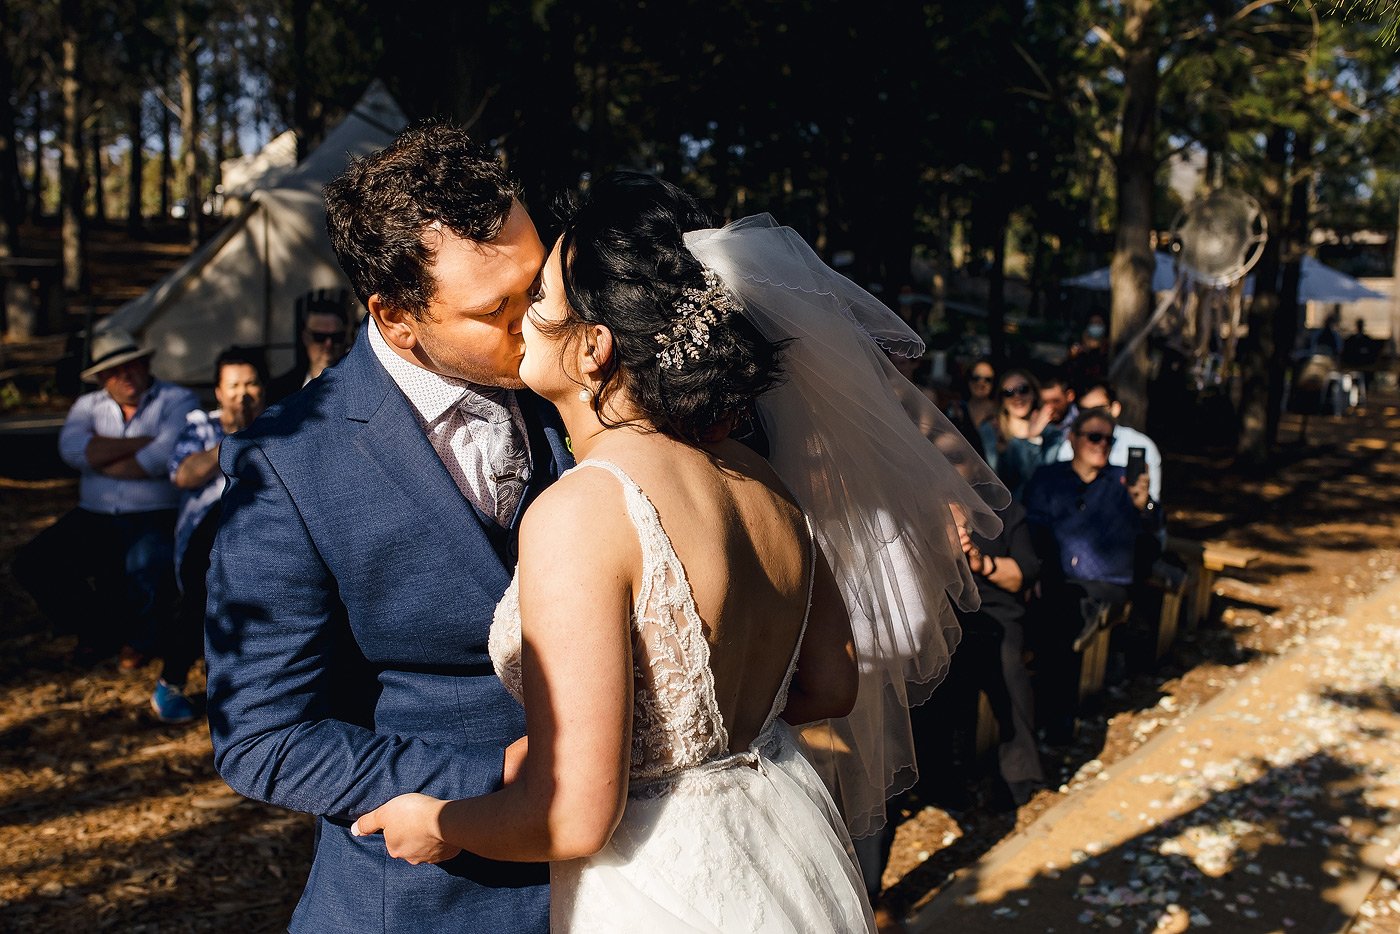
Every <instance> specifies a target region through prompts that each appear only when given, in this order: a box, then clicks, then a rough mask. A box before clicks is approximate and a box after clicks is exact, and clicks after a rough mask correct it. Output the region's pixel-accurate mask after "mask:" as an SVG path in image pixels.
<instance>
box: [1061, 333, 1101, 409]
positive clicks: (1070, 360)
mask: <svg viewBox="0 0 1400 934" xmlns="http://www.w3.org/2000/svg"><path fill="white" fill-rule="evenodd" d="M1108 365H1109V360H1108V322H1106V321H1105V320H1104V317H1103V315H1101V314H1098V313H1097V312H1095V313H1094V314H1091V315H1090V316H1089V319H1088V321H1086V322H1085V324H1084V331H1083V333H1081V334H1080V336H1079V340H1078V342H1076V343H1075V344H1074V346H1073V347H1071V348H1070V349H1069V356H1068V357H1067V358H1066V359H1065V373H1066V375H1067V376H1068V377H1069V380H1070V385H1072V386H1075V387H1077V388H1078V387H1083V386H1086V385H1088V384H1089V383H1092V382H1096V381H1098V380H1101V379H1106V378H1107V377H1108ZM1081 407H1082V408H1088V406H1085V405H1083V404H1082V403H1081Z"/></svg>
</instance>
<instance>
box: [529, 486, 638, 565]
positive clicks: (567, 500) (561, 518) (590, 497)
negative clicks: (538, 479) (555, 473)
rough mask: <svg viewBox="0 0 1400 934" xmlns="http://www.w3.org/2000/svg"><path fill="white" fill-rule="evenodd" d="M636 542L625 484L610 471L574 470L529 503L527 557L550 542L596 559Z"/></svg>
mask: <svg viewBox="0 0 1400 934" xmlns="http://www.w3.org/2000/svg"><path fill="white" fill-rule="evenodd" d="M629 539H630V540H631V541H632V542H635V541H636V533H635V532H633V531H632V530H631V520H630V519H629V518H628V513H627V501H626V499H625V496H624V492H623V488H622V484H621V483H619V482H618V479H617V478H616V477H614V476H613V475H612V474H611V473H609V472H608V471H606V470H593V469H581V468H578V467H576V468H574V469H573V470H570V471H569V472H567V473H566V474H564V476H562V477H560V478H559V479H558V480H556V481H555V482H554V483H552V484H550V485H549V486H548V487H547V488H546V489H545V490H544V492H542V493H540V495H539V496H538V497H537V498H536V499H535V500H534V502H532V503H530V506H529V508H528V509H526V510H525V516H524V518H523V519H522V520H521V524H520V545H521V551H522V553H523V552H524V551H525V550H527V549H531V548H532V546H533V547H534V548H539V547H541V546H544V547H546V548H547V547H548V543H550V542H558V541H560V540H564V541H568V542H571V543H572V544H573V545H574V546H576V547H577V548H578V549H579V550H580V551H582V552H587V553H596V552H597V551H599V550H601V549H603V548H610V547H611V546H613V545H625V543H626V542H627V541H628V540H629Z"/></svg>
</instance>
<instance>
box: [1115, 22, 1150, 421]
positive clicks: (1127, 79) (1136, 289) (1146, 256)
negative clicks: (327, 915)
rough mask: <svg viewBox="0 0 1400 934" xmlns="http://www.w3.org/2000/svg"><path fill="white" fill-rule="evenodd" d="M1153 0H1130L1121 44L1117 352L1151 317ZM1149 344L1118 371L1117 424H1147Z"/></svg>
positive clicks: (1116, 280)
mask: <svg viewBox="0 0 1400 934" xmlns="http://www.w3.org/2000/svg"><path fill="white" fill-rule="evenodd" d="M1155 5H1156V0H1128V2H1126V3H1125V4H1124V7H1125V12H1126V22H1125V24H1124V29H1123V40H1124V41H1123V44H1124V47H1125V49H1126V50H1127V53H1126V60H1125V61H1124V63H1123V129H1122V134H1123V135H1122V141H1121V144H1120V147H1121V148H1120V150H1119V153H1118V159H1117V189H1118V229H1117V234H1116V237H1115V240H1114V248H1113V262H1112V263H1111V265H1110V267H1109V276H1110V282H1111V285H1112V320H1111V324H1110V328H1111V337H1112V339H1113V340H1114V341H1115V342H1116V343H1117V344H1118V345H1119V346H1120V347H1121V346H1123V345H1124V344H1125V343H1126V342H1127V341H1130V340H1132V339H1133V338H1134V337H1136V336H1137V335H1138V334H1140V333H1141V332H1142V330H1143V329H1144V328H1145V327H1146V326H1147V319H1148V317H1149V316H1150V315H1151V314H1152V304H1153V293H1152V272H1153V269H1154V266H1155V261H1154V258H1153V256H1152V221H1153V215H1154V203H1153V199H1154V195H1155V186H1154V182H1155V180H1156V175H1157V166H1158V159H1157V151H1156V142H1157V89H1158V83H1159V76H1158V74H1157V58H1158V55H1159V50H1158V41H1157V37H1156V35H1155V31H1154V30H1155V27H1154V22H1153V21H1154V19H1155ZM1147 368H1148V360H1147V343H1146V342H1145V341H1141V342H1139V343H1138V345H1137V348H1136V350H1134V351H1133V355H1132V358H1131V360H1130V361H1129V362H1128V364H1127V365H1126V366H1125V367H1124V368H1123V369H1122V370H1120V371H1119V372H1118V374H1117V383H1118V396H1119V400H1120V401H1121V402H1122V405H1123V421H1124V422H1126V423H1127V424H1130V425H1143V424H1146V421H1147Z"/></svg>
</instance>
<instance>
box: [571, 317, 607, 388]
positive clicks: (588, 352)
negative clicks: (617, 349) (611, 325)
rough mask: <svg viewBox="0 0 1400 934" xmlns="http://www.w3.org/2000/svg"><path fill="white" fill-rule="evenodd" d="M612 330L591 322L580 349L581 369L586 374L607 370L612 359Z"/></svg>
mask: <svg viewBox="0 0 1400 934" xmlns="http://www.w3.org/2000/svg"><path fill="white" fill-rule="evenodd" d="M612 355H613V338H612V331H610V330H608V328H607V327H605V326H604V325H601V324H590V325H589V326H588V330H587V331H585V332H584V335H583V344H582V347H581V349H580V353H579V356H580V359H579V371H580V372H582V373H583V375H584V376H588V375H591V374H593V373H598V372H601V371H603V370H606V369H607V367H608V363H609V362H610V361H611V360H612Z"/></svg>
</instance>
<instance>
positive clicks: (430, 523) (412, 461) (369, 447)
mask: <svg viewBox="0 0 1400 934" xmlns="http://www.w3.org/2000/svg"><path fill="white" fill-rule="evenodd" d="M366 320H368V319H366ZM337 369H344V371H345V373H344V379H345V381H346V406H345V417H346V418H347V419H349V420H350V421H353V422H361V423H363V424H364V428H363V430H361V431H360V432H358V433H357V434H356V435H355V442H354V443H355V448H356V449H357V450H359V451H360V453H362V454H363V455H364V456H365V457H366V458H367V459H368V460H369V461H370V462H372V463H373V464H374V465H375V466H376V467H377V468H378V469H379V471H380V473H381V474H382V475H383V477H384V480H385V481H386V483H387V484H388V485H390V486H392V487H394V488H395V489H397V490H398V491H399V492H400V493H401V494H402V495H403V498H404V499H405V500H406V501H407V502H408V503H409V505H410V508H412V509H414V510H415V511H417V512H419V513H421V515H422V519H423V525H424V528H442V529H445V530H446V531H447V533H448V535H449V536H466V537H467V538H468V539H471V538H479V539H480V545H482V546H485V547H486V548H487V549H490V544H489V542H488V540H487V537H486V533H485V530H484V529H483V528H482V526H481V520H480V518H479V516H478V515H477V512H476V510H475V509H473V508H472V506H471V504H470V503H468V502H467V500H466V497H464V496H463V495H462V491H461V490H460V489H458V488H457V484H456V483H455V482H454V481H453V480H452V475H451V474H449V473H448V472H447V468H446V467H445V466H443V463H442V459H441V458H439V457H438V454H437V451H436V450H434V449H433V446H432V443H431V442H429V441H428V437H427V435H426V434H424V432H423V429H422V428H421V427H419V424H418V419H417V417H416V416H415V415H414V414H413V409H412V406H411V405H410V404H409V402H408V400H407V399H405V398H404V395H403V393H402V392H400V391H399V388H398V386H397V385H396V384H395V383H394V380H393V378H392V377H390V376H389V374H388V372H386V371H385V369H384V367H383V366H382V365H381V364H380V363H379V361H378V360H377V359H375V356H374V351H373V349H372V348H371V347H370V346H369V340H368V338H367V337H366V336H365V333H364V326H362V327H361V329H360V336H359V339H358V340H356V342H355V346H354V347H353V348H351V351H350V353H349V354H347V355H346V358H345V360H344V361H343V363H342V364H341V366H340V367H338V368H337ZM463 544H464V545H466V547H467V548H468V549H469V550H475V547H476V545H475V543H474V542H472V541H466V542H463ZM503 570H504V569H503Z"/></svg>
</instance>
